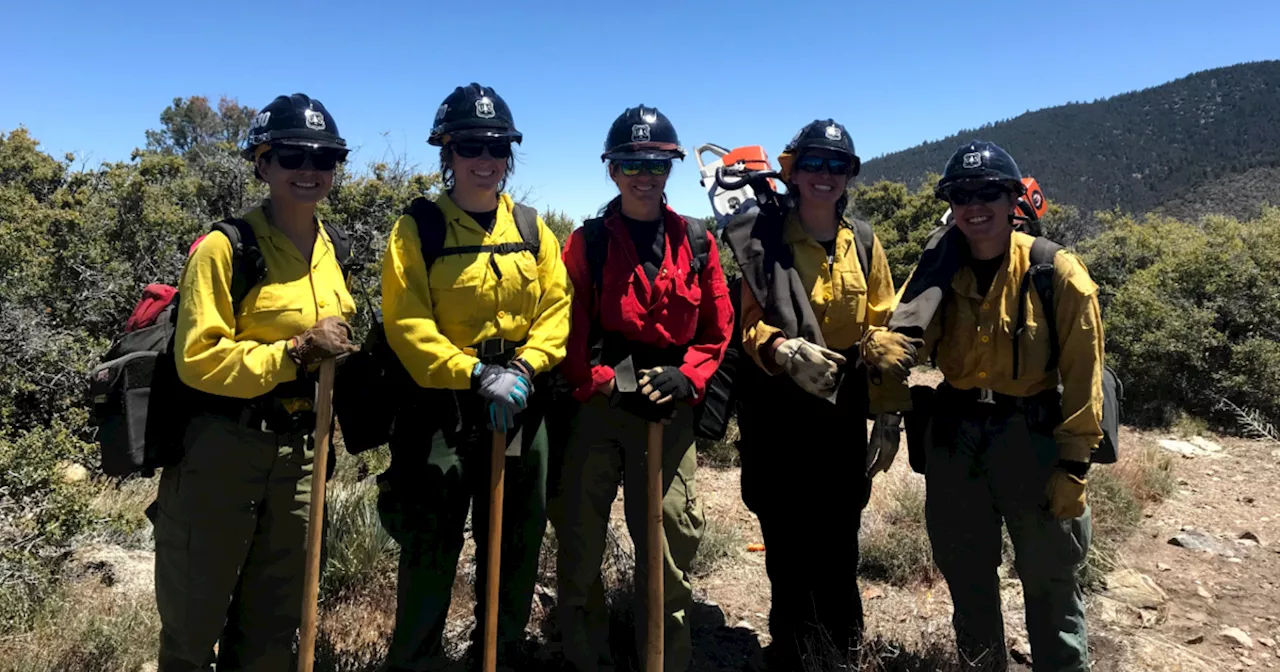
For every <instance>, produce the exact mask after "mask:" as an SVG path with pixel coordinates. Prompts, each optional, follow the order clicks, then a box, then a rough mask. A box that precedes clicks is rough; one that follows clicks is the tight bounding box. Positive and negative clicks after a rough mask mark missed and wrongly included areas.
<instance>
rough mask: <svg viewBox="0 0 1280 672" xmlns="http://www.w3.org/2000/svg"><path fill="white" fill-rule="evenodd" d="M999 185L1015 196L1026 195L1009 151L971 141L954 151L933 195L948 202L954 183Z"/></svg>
mask: <svg viewBox="0 0 1280 672" xmlns="http://www.w3.org/2000/svg"><path fill="white" fill-rule="evenodd" d="M970 181H977V182H1000V183H1002V184H1004V185H1005V186H1007V187H1008V188H1009V191H1011V192H1013V193H1014V195H1016V196H1021V195H1022V194H1024V193H1026V191H1027V187H1026V185H1024V184H1023V183H1022V171H1020V170H1018V164H1017V163H1015V162H1014V160H1013V157H1012V156H1009V152H1006V151H1004V150H1003V149H1001V148H1000V146H999V145H997V144H996V143H994V142H986V141H983V140H974V141H972V142H970V143H969V144H967V145H965V146H963V147H961V148H960V149H957V150H956V153H955V154H952V155H951V159H950V160H949V161H947V167H946V169H945V170H943V171H942V179H940V180H938V185H937V186H936V187H934V188H933V194H934V195H935V196H937V197H938V198H940V199H942V200H944V201H945V200H947V192H948V191H949V190H950V188H951V186H952V185H954V184H956V183H957V182H970Z"/></svg>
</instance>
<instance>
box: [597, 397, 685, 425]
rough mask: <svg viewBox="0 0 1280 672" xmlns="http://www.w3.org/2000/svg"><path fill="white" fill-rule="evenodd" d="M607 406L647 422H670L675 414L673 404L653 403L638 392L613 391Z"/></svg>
mask: <svg viewBox="0 0 1280 672" xmlns="http://www.w3.org/2000/svg"><path fill="white" fill-rule="evenodd" d="M609 405H610V406H613V407H614V408H618V409H621V410H624V411H626V412H628V413H630V414H632V415H634V416H637V417H640V418H643V419H645V420H648V421H649V422H662V421H664V420H670V419H671V418H672V417H673V416H674V415H675V414H676V405H675V404H672V403H666V404H658V403H654V402H653V401H650V400H649V397H646V396H644V394H642V393H640V392H619V391H617V389H615V390H614V391H613V395H612V396H611V397H609Z"/></svg>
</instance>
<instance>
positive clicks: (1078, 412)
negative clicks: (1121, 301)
mask: <svg viewBox="0 0 1280 672" xmlns="http://www.w3.org/2000/svg"><path fill="white" fill-rule="evenodd" d="M1010 235H1011V240H1010V245H1009V252H1008V254H1007V255H1006V263H1005V264H1004V266H1002V267H1001V268H1000V270H999V272H997V273H996V277H995V279H994V280H993V281H992V282H991V287H990V289H989V290H988V291H987V294H986V296H982V295H981V294H979V292H978V281H977V278H976V276H975V275H974V273H973V271H972V270H971V269H970V268H969V267H968V266H965V267H962V268H961V269H960V271H959V272H957V273H956V274H955V276H954V277H953V278H952V281H951V289H952V292H951V295H950V297H949V298H948V299H947V301H946V304H945V307H944V308H943V313H944V315H935V316H934V318H933V321H932V322H931V323H930V324H929V328H928V329H926V330H925V335H924V340H925V346H924V347H923V348H921V349H920V358H921V360H923V359H924V358H926V357H927V356H928V353H930V352H932V351H933V347H934V345H935V344H936V345H937V348H938V368H939V369H940V370H941V371H942V375H943V376H944V377H945V378H946V380H947V382H948V383H950V384H951V385H952V386H953V387H955V388H957V389H961V390H969V389H975V388H985V389H989V390H991V391H993V392H997V393H1000V394H1006V395H1010V396H1015V397H1029V396H1033V395H1036V394H1039V393H1040V392H1043V391H1045V390H1049V389H1053V388H1056V387H1057V386H1058V384H1059V380H1061V384H1062V417H1063V420H1062V423H1061V424H1060V425H1058V426H1057V427H1056V428H1055V429H1054V438H1055V439H1056V440H1057V443H1058V447H1059V451H1060V456H1061V458H1062V459H1066V460H1075V461H1080V462H1088V461H1089V457H1090V455H1091V454H1092V452H1093V450H1094V448H1096V447H1097V446H1098V442H1099V441H1101V440H1102V361H1103V331H1102V314H1101V310H1100V309H1099V307H1098V287H1097V285H1096V284H1094V282H1093V279H1092V278H1090V277H1089V271H1088V270H1087V269H1086V268H1085V267H1084V264H1083V263H1082V262H1081V261H1080V259H1079V258H1077V257H1076V256H1075V255H1074V254H1071V253H1070V252H1068V251H1065V250H1064V251H1062V252H1060V253H1059V254H1058V255H1057V256H1055V257H1054V260H1053V262H1054V303H1055V304H1056V305H1055V306H1054V311H1055V317H1056V324H1057V328H1058V347H1059V358H1058V366H1057V370H1056V371H1045V366H1046V365H1047V364H1048V362H1049V355H1050V346H1049V340H1048V339H1049V328H1048V325H1047V324H1046V320H1047V314H1046V312H1045V307H1044V306H1043V305H1042V304H1041V303H1040V297H1039V295H1037V294H1036V291H1035V289H1034V288H1031V289H1030V290H1029V291H1028V292H1027V297H1026V301H1027V302H1028V304H1027V306H1026V323H1027V328H1026V331H1025V332H1024V333H1023V335H1022V337H1021V341H1020V344H1019V348H1018V358H1019V360H1020V361H1019V364H1018V368H1019V371H1018V378H1017V379H1016V380H1015V379H1014V377H1013V373H1014V372H1013V333H1014V330H1015V329H1016V328H1017V318H1018V302H1019V300H1020V299H1021V291H1020V285H1021V282H1022V278H1023V277H1024V276H1025V275H1026V272H1027V269H1028V268H1030V267H1031V243H1032V242H1033V241H1034V240H1035V239H1034V238H1033V237H1031V236H1029V235H1027V234H1025V233H1020V232H1013V233H1011V234H1010ZM905 286H906V285H905V284H904V285H903V287H904V288H905ZM900 298H901V295H899V296H898V299H900ZM894 305H895V307H896V305H897V301H896V300H895V303H894ZM944 329H945V331H944ZM878 387H879V388H881V389H879V390H877V389H876V387H873V388H872V391H871V392H872V397H873V398H875V397H877V396H881V397H892V398H893V399H895V400H901V399H903V398H904V397H905V398H908V399H909V396H908V395H907V394H906V389H905V388H906V386H905V385H904V384H901V383H896V382H893V381H891V380H890V378H889V377H888V376H886V377H885V380H884V384H883V385H881V386H878ZM895 388H896V389H895ZM881 403H882V404H887V405H891V406H896V407H897V408H905V406H903V405H902V404H901V403H899V402H897V401H894V402H890V401H886V400H885V399H883V398H882V399H881Z"/></svg>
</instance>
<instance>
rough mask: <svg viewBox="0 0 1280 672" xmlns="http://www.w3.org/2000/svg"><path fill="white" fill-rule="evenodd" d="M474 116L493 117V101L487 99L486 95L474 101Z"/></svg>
mask: <svg viewBox="0 0 1280 672" xmlns="http://www.w3.org/2000/svg"><path fill="white" fill-rule="evenodd" d="M476 116H477V117H480V118H481V119H492V118H493V116H494V113H493V101H492V100H489V97H488V96H485V97H483V98H480V99H479V100H477V101H476Z"/></svg>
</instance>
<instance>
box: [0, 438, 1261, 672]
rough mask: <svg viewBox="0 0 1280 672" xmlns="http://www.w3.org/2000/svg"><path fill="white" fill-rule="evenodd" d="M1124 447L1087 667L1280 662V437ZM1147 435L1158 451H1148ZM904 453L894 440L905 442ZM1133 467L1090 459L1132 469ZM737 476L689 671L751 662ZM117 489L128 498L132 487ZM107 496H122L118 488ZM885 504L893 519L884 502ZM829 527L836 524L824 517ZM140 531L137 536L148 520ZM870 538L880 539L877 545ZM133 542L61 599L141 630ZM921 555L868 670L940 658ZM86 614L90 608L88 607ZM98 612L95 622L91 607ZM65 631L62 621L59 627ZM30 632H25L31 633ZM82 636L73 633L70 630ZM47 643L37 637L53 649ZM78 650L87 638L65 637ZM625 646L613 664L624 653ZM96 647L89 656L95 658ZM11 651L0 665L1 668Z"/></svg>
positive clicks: (750, 577)
mask: <svg viewBox="0 0 1280 672" xmlns="http://www.w3.org/2000/svg"><path fill="white" fill-rule="evenodd" d="M1122 441H1123V443H1124V444H1125V445H1126V446H1128V447H1129V450H1138V448H1139V447H1142V446H1146V447H1149V448H1151V450H1150V452H1151V453H1154V454H1157V455H1168V456H1171V457H1172V459H1173V465H1172V468H1173V478H1174V479H1175V480H1176V484H1175V485H1174V487H1173V490H1172V493H1171V494H1169V495H1168V496H1167V497H1166V498H1165V499H1164V500H1163V501H1161V502H1159V503H1155V504H1151V505H1149V506H1147V508H1146V509H1145V511H1144V512H1143V513H1142V514H1141V516H1140V517H1139V518H1138V520H1139V522H1138V524H1136V525H1135V526H1134V527H1133V529H1132V530H1131V531H1129V532H1128V533H1127V534H1124V535H1122V536H1123V538H1122V539H1121V541H1120V542H1119V543H1118V544H1117V545H1116V546H1115V547H1114V548H1113V549H1111V550H1109V551H1108V554H1109V557H1107V558H1105V559H1104V560H1105V561H1104V562H1100V564H1099V566H1100V567H1102V568H1103V569H1104V571H1101V572H1100V573H1099V575H1098V576H1096V577H1093V578H1092V579H1091V581H1090V586H1091V589H1090V592H1089V596H1088V616H1089V622H1090V628H1091V649H1092V656H1093V662H1094V666H1093V669H1095V670H1100V671H1112V670H1116V671H1119V670H1124V671H1126V672H1127V671H1130V670H1150V671H1157V670H1161V671H1163V670H1169V671H1182V670H1187V671H1212V672H1219V671H1222V670H1243V669H1249V668H1258V669H1275V668H1277V667H1280V648H1277V640H1280V607H1277V606H1276V605H1277V598H1280V488H1277V487H1276V485H1275V483H1276V480H1277V478H1280V444H1275V443H1264V442H1257V441H1246V440H1241V439H1225V438H1218V437H1211V438H1207V439H1206V438H1198V437H1190V438H1188V437H1185V436H1182V437H1180V436H1176V435H1175V434H1173V433H1170V432H1138V431H1135V430H1130V429H1127V428H1126V429H1125V430H1124V435H1123V438H1122ZM1156 446H1158V448H1155V447H1156ZM901 457H903V458H905V455H903V456H901ZM1132 468H1135V467H1134V466H1133V465H1131V464H1121V465H1114V466H1100V467H1096V469H1132ZM738 479H739V473H738V470H737V468H736V467H733V466H710V465H707V466H704V467H703V468H701V469H700V471H699V474H698V493H699V497H700V498H701V499H702V502H703V507H704V513H705V515H706V518H707V521H708V523H707V530H708V532H707V541H706V542H705V545H707V549H705V553H704V557H702V558H700V560H699V565H698V568H697V572H696V577H695V597H696V600H697V605H696V606H695V608H694V610H693V613H692V621H693V623H694V638H695V648H696V650H697V655H696V659H695V662H694V666H693V669H694V670H698V671H712V670H715V671H722V670H753V669H758V667H759V659H760V650H761V647H762V646H764V645H767V644H768V636H767V634H765V632H766V624H767V618H766V616H767V614H768V609H769V591H768V580H767V577H766V575H765V571H764V554H765V553H767V552H768V551H767V549H766V550H765V551H763V552H760V551H755V550H748V549H749V548H752V546H751V545H752V544H757V543H759V542H761V538H760V533H759V527H758V525H757V523H756V520H755V517H754V516H753V515H752V514H751V513H750V512H749V511H748V510H747V509H746V508H745V506H743V504H742V500H741V498H740V496H739V488H738ZM920 487H922V482H921V478H920V477H919V476H918V475H915V474H913V473H911V472H910V469H909V468H908V466H907V465H906V460H905V459H900V460H899V461H898V463H897V464H895V465H894V468H893V469H892V470H891V471H890V472H889V473H888V474H886V475H884V476H882V477H880V478H879V479H877V484H876V489H875V494H873V497H872V500H871V503H870V505H869V507H868V509H867V511H866V513H865V517H864V525H863V543H864V544H868V543H871V542H872V541H874V540H876V539H879V537H877V536H876V535H881V534H884V533H885V532H886V531H888V530H889V529H890V527H891V526H895V525H901V515H902V514H901V512H897V513H895V512H894V508H895V507H900V506H901V501H902V497H901V493H903V492H915V491H916V490H918V489H919V488H920ZM146 499H147V496H146V494H145V493H140V492H136V491H135V492H130V493H128V495H127V498H126V499H125V501H126V502H128V503H129V505H130V506H133V505H134V504H137V503H140V502H145V501H146ZM113 506H120V502H119V500H115V503H114V504H113ZM621 506H622V504H621V493H619V500H618V501H617V502H616V503H615V517H614V521H613V530H614V534H613V535H612V539H613V541H614V543H613V544H612V545H611V549H610V553H609V560H608V564H607V566H606V575H607V577H608V581H609V583H610V585H614V586H620V585H625V583H626V582H625V576H626V575H627V574H628V573H629V571H630V569H631V566H632V565H631V563H632V558H631V555H630V553H631V546H630V542H629V540H628V539H627V535H626V531H625V526H624V525H623V523H622V508H621ZM895 516H897V517H895ZM832 533H833V534H839V533H841V531H840V530H839V529H837V528H834V527H833V529H832ZM140 535H144V536H145V531H143V532H141V533H140ZM551 543H553V540H552V539H551V538H550V537H548V546H547V548H544V563H543V565H544V567H543V570H544V571H543V575H544V585H542V586H539V588H538V595H537V598H536V599H535V605H534V614H533V622H532V623H531V625H530V631H529V636H530V641H529V652H530V654H531V655H532V656H533V658H534V660H537V661H540V662H539V663H538V665H537V667H538V668H541V667H543V666H544V664H546V667H547V668H548V669H551V667H550V665H549V663H550V662H551V661H554V660H555V658H556V655H555V654H556V649H555V646H556V645H555V643H554V632H553V628H552V627H551V626H550V622H549V621H550V619H548V614H549V613H550V610H551V609H552V608H553V607H554V603H555V590H554V581H553V579H552V578H551V577H552V574H551V570H552V568H553V560H552V557H553V556H552V554H553V550H552V549H551V547H550V544H551ZM877 543H878V542H877ZM471 548H472V546H471V544H470V542H468V545H467V549H466V550H465V551H464V557H463V559H462V560H461V562H460V568H459V569H460V571H459V581H458V584H457V587H456V590H455V592H454V595H455V604H454V606H453V610H452V613H451V616H452V617H451V622H450V626H449V632H448V640H449V642H450V651H451V654H452V655H453V656H454V657H455V659H458V661H457V662H455V663H454V664H453V665H452V667H453V668H454V669H458V670H461V669H464V663H463V662H462V659H463V658H464V657H465V642H466V639H467V634H468V633H469V631H470V629H471V628H472V627H473V625H474V621H473V619H472V618H471V613H470V609H471V605H472V602H471V599H472V598H471V591H472V589H473V588H472V586H471V582H472V581H473V580H474V576H475V568H474V566H473V565H474V563H473V560H472V558H471V556H470V552H471ZM152 558H153V556H152V555H151V554H150V553H149V552H148V551H146V550H125V549H124V548H121V547H120V546H117V545H112V544H104V543H95V544H86V545H84V546H81V547H80V548H78V549H77V550H76V551H75V553H74V555H73V556H72V559H71V560H70V562H69V563H68V565H67V566H68V570H67V580H68V581H70V582H73V584H72V585H75V586H76V588H75V589H74V590H72V591H69V597H68V598H67V607H68V609H70V610H71V611H72V612H74V613H76V614H82V615H83V614H97V615H98V617H99V621H101V620H102V619H103V618H105V619H107V620H106V622H107V623H109V624H115V626H114V627H118V628H133V629H135V630H137V637H138V638H139V639H138V640H137V641H141V642H149V643H150V645H152V646H153V645H154V641H155V640H154V636H155V633H154V630H155V626H156V619H155V617H154V613H153V610H154V605H153V602H152V598H151V589H152V588H151V580H152V573H151V563H152V562H153V560H152ZM927 569H928V568H927V566H924V569H920V570H919V571H918V572H917V575H916V577H915V578H914V579H913V580H910V581H906V582H902V581H894V582H886V581H880V580H873V579H864V580H862V582H861V585H862V590H863V598H864V605H865V610H866V616H867V624H868V637H869V640H870V645H869V646H870V650H871V652H872V653H873V654H874V655H873V656H869V658H870V660H869V661H868V662H867V664H866V665H865V666H864V669H866V670H884V671H894V670H938V669H947V668H948V667H949V665H950V657H951V655H952V654H951V653H950V639H951V627H950V611H951V608H950V602H949V598H948V593H947V590H946V586H945V584H944V583H942V582H941V581H940V580H938V579H937V577H936V575H935V574H933V573H931V572H929V571H927ZM1008 569H1009V568H1008V564H1007V563H1006V566H1005V567H1004V568H1002V570H1001V571H1002V578H1003V580H1002V585H1003V597H1004V603H1005V607H1006V608H1005V618H1006V625H1007V632H1008V635H1009V646H1010V648H1011V650H1012V651H1013V659H1014V660H1015V661H1017V662H1016V663H1015V669H1025V670H1029V669H1030V663H1031V661H1030V651H1029V648H1028V647H1027V644H1026V639H1025V632H1024V629H1023V618H1022V614H1021V607H1022V602H1021V593H1020V590H1019V586H1018V582H1017V579H1016V577H1013V576H1011V575H1010V574H1009V572H1008ZM394 594H395V593H394V576H393V574H391V573H389V572H388V573H387V574H386V575H385V576H382V577H381V578H380V579H378V580H375V581H373V582H372V583H370V584H368V585H367V586H366V587H365V588H364V589H362V590H361V591H359V592H357V593H347V594H345V595H342V596H340V597H337V598H334V599H330V600H328V601H327V602H326V603H325V605H324V607H323V609H322V622H321V628H322V632H321V642H320V647H319V656H318V658H319V659H318V664H317V669H319V670H329V671H332V672H337V671H339V670H341V671H343V672H347V671H351V670H370V671H372V670H376V669H377V665H378V663H379V662H380V660H381V657H382V655H383V653H384V652H385V646H386V641H387V638H388V636H389V633H390V630H391V627H392V623H393V615H394V605H395V598H394ZM628 600H629V597H628V596H627V594H626V591H625V588H619V589H618V590H616V591H615V593H614V594H613V595H612V596H611V601H612V602H613V603H614V606H615V609H614V618H613V620H614V626H615V631H616V633H617V634H618V635H619V636H618V637H616V639H617V640H618V641H620V642H625V641H627V640H628V638H627V637H626V633H627V629H628V628H629V627H630V623H629V622H628V618H629V616H628V613H629V610H628V609H627V607H626V604H627V601H628ZM85 617H86V618H87V616H85ZM99 621H95V622H99ZM62 628H63V629H65V630H67V631H72V630H74V629H75V628H74V625H65V624H64V625H63V626H62ZM50 636H52V635H50V634H49V633H47V632H46V633H44V634H43V635H30V636H28V637H29V638H35V639H32V640H31V641H29V642H26V643H27V644H28V645H30V646H35V644H32V642H34V641H36V640H38V639H39V637H50ZM80 636H84V635H80ZM93 641H96V640H91V641H90V643H88V644H69V645H68V646H67V649H66V651H63V652H62V653H61V654H59V656H58V657H57V658H56V659H55V662H53V663H49V667H48V669H59V670H62V669H65V670H107V669H128V670H135V669H151V668H150V664H149V663H147V662H146V661H145V659H146V658H147V654H146V653H145V652H141V653H139V652H133V654H135V655H123V654H121V653H120V652H117V654H116V657H115V658H113V660H120V661H126V660H138V659H142V660H143V662H141V663H138V664H132V663H131V664H129V665H125V664H124V663H123V662H121V663H120V665H121V667H111V666H109V665H108V666H104V665H103V664H102V663H101V661H102V660H103V659H102V653H101V651H99V650H97V649H92V646H100V645H95V644H93V643H92V642H93ZM53 645H55V644H47V643H46V644H41V645H40V646H43V647H48V646H53ZM23 646H24V641H23V640H22V638H15V639H13V640H10V641H3V642H0V652H4V651H8V652H9V653H14V652H18V653H19V654H22V655H26V656H28V657H27V658H25V659H24V658H23V657H22V655H18V656H17V657H10V656H9V655H3V656H0V659H5V658H7V659H9V660H15V661H17V660H30V655H31V653H30V652H29V651H27V652H26V653H25V654H24V653H23V651H24V649H23V648H22V647H23ZM78 647H88V648H89V650H85V651H78V650H77V648H78ZM630 655H631V653H630V652H629V651H626V647H625V646H620V648H619V656H620V658H621V661H620V662H621V663H622V664H621V665H620V669H626V668H627V667H629V663H633V662H634V661H633V659H631V658H630V657H629V656H630ZM94 661H98V662H94ZM17 664H18V663H5V662H0V669H15V670H16V669H31V668H30V666H27V667H10V665H17Z"/></svg>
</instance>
